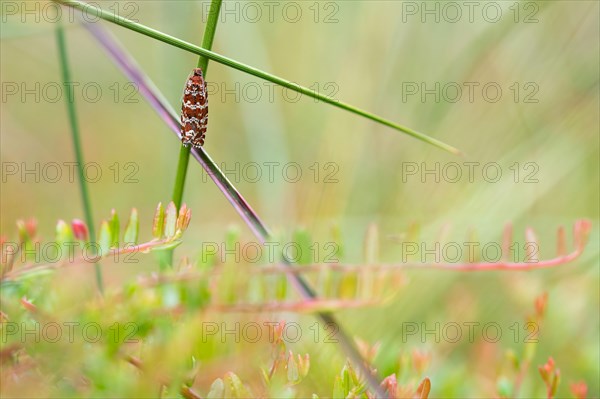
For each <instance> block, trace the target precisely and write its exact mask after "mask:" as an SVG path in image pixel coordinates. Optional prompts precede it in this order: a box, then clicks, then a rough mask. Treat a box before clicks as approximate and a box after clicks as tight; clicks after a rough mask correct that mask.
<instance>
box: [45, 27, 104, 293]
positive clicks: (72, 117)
mask: <svg viewBox="0 0 600 399" xmlns="http://www.w3.org/2000/svg"><path fill="white" fill-rule="evenodd" d="M56 42H57V45H58V53H59V58H60V69H61V72H62V79H63V85H64V87H65V92H66V93H69V95H68V96H66V97H65V98H66V100H67V112H68V115H69V124H70V126H71V140H72V141H73V149H74V151H75V160H76V161H77V175H78V179H77V180H78V181H79V192H80V194H81V202H82V204H83V213H84V215H85V222H86V224H87V227H88V230H89V235H90V236H89V239H90V242H91V243H93V242H94V241H95V240H96V231H95V229H94V218H93V216H92V204H91V201H90V195H89V191H88V186H87V182H86V180H85V174H84V171H83V167H84V165H85V164H84V161H83V149H82V146H81V135H80V132H79V123H78V121H77V111H76V109H75V98H74V97H72V96H71V94H72V92H71V90H69V87H70V86H69V85H70V83H71V70H70V69H69V60H68V57H67V44H66V40H65V32H64V28H63V26H62V24H61V23H59V24H57V26H56ZM94 270H95V275H96V286H97V287H98V291H100V293H102V292H103V291H104V283H103V278H102V269H101V268H100V265H99V264H98V263H94Z"/></svg>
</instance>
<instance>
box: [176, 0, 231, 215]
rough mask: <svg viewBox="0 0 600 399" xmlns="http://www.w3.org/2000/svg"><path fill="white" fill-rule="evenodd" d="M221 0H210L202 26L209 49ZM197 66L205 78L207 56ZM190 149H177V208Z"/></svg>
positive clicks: (204, 43) (183, 184)
mask: <svg viewBox="0 0 600 399" xmlns="http://www.w3.org/2000/svg"><path fill="white" fill-rule="evenodd" d="M221 2H222V0H212V2H211V3H210V10H209V12H208V21H207V22H206V26H205V28H204V36H203V37H202V48H205V49H208V50H210V49H211V48H212V44H213V40H214V38H215V32H216V30H217V23H218V22H219V12H220V10H221ZM198 68H202V72H203V73H204V78H205V79H206V70H207V69H208V58H206V57H205V56H203V55H201V56H200V57H198ZM190 149H191V147H189V146H188V147H186V146H184V145H183V144H182V145H181V148H180V149H179V161H178V162H177V175H176V177H175V187H174V188H173V202H174V203H175V206H176V207H177V209H179V208H180V207H181V202H182V201H183V189H184V187H185V177H186V175H187V169H188V164H189V163H190Z"/></svg>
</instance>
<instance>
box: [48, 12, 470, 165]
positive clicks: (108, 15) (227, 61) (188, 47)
mask: <svg viewBox="0 0 600 399" xmlns="http://www.w3.org/2000/svg"><path fill="white" fill-rule="evenodd" d="M54 1H55V2H57V3H60V4H64V5H66V6H69V7H73V8H75V9H78V10H81V11H85V12H86V13H87V14H88V15H94V16H97V17H99V18H102V19H104V20H106V21H109V22H112V23H115V24H117V25H120V26H122V27H124V28H127V29H130V30H133V31H135V32H138V33H141V34H143V35H146V36H148V37H151V38H153V39H156V40H160V41H161V42H164V43H167V44H170V45H172V46H174V47H177V48H180V49H182V50H185V51H188V52H190V53H194V54H197V55H199V56H203V57H206V58H207V59H210V60H212V61H215V62H218V63H220V64H223V65H226V66H229V67H231V68H234V69H237V70H239V71H242V72H245V73H248V74H250V75H253V76H256V77H258V78H261V79H264V80H267V81H269V82H272V83H275V84H278V85H280V86H283V87H286V88H288V89H290V90H293V91H296V92H298V93H301V94H304V95H305V96H307V97H311V98H314V99H317V100H320V101H322V102H324V103H327V104H330V105H333V106H335V107H338V108H341V109H343V110H346V111H349V112H352V113H354V114H356V115H360V116H362V117H365V118H367V119H370V120H372V121H375V122H377V123H380V124H382V125H385V126H388V127H390V128H392V129H395V130H398V131H401V132H403V133H405V134H408V135H409V136H412V137H414V138H416V139H418V140H421V141H424V142H426V143H429V144H432V145H434V146H436V147H438V148H441V149H443V150H446V151H449V152H451V153H453V154H457V155H460V154H461V152H460V151H459V150H458V149H457V148H455V147H453V146H451V145H449V144H446V143H444V142H442V141H440V140H437V139H435V138H433V137H430V136H427V135H426V134H423V133H420V132H417V131H416V130H413V129H411V128H409V127H406V126H403V125H400V124H397V123H395V122H392V121H390V120H387V119H385V118H382V117H380V116H378V115H375V114H373V113H371V112H368V111H364V110H362V109H360V108H357V107H355V106H353V105H350V104H347V103H344V102H341V101H337V100H336V99H333V98H330V97H328V96H326V95H324V94H321V93H318V92H316V91H314V90H311V89H309V88H307V87H304V86H300V85H298V84H296V83H294V82H292V81H289V80H287V79H283V78H280V77H278V76H275V75H272V74H270V73H268V72H264V71H262V70H260V69H258V68H254V67H252V66H250V65H246V64H243V63H241V62H238V61H235V60H233V59H231V58H228V57H225V56H223V55H220V54H217V53H215V52H212V51H210V50H207V49H204V48H202V47H199V46H196V45H193V44H191V43H188V42H186V41H184V40H181V39H178V38H176V37H173V36H170V35H168V34H166V33H163V32H160V31H158V30H156V29H152V28H150V27H148V26H145V25H142V24H140V23H137V22H133V21H131V20H129V19H127V18H123V17H121V16H118V15H115V14H114V13H112V12H109V11H106V10H103V9H101V8H98V7H94V6H92V5H90V4H86V3H83V2H81V1H77V0H54Z"/></svg>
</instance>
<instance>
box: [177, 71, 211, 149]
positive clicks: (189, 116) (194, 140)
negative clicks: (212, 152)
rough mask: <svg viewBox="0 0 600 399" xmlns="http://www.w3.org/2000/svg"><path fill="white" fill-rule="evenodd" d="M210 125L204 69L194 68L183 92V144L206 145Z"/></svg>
mask: <svg viewBox="0 0 600 399" xmlns="http://www.w3.org/2000/svg"><path fill="white" fill-rule="evenodd" d="M207 125H208V96H207V93H206V82H205V81H204V77H203V76H202V69H200V68H194V70H193V71H192V74H191V75H190V77H189V78H188V80H187V82H186V84H185V89H184V91H183V101H182V104H181V142H182V143H183V145H185V146H188V145H190V144H191V145H192V147H195V148H199V147H201V146H202V145H203V144H204V136H205V135H206V127H207Z"/></svg>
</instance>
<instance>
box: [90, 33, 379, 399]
mask: <svg viewBox="0 0 600 399" xmlns="http://www.w3.org/2000/svg"><path fill="white" fill-rule="evenodd" d="M83 25H84V27H86V28H87V29H88V30H89V31H90V32H91V33H92V35H93V36H94V37H95V38H96V39H97V40H98V42H100V44H101V45H102V46H103V47H104V49H105V50H106V51H107V52H108V54H109V55H110V56H111V58H112V60H113V61H114V62H115V63H116V64H117V65H118V66H119V67H120V68H121V69H122V70H123V72H124V73H125V75H127V76H128V77H129V78H130V79H131V80H132V81H134V82H136V83H137V84H138V89H139V90H140V93H141V94H142V95H143V96H144V97H145V98H146V99H147V100H148V102H149V103H150V105H151V106H152V108H154V109H155V111H156V112H157V113H158V114H159V115H160V117H161V118H162V119H163V120H164V121H165V123H167V125H168V126H169V127H170V128H171V130H172V131H173V132H174V133H175V134H176V135H177V137H178V138H180V139H181V131H180V128H181V125H180V122H179V118H178V117H177V114H176V113H175V110H174V109H173V107H171V106H170V104H169V103H168V101H167V100H166V99H165V98H164V96H162V94H160V91H159V90H158V88H157V87H156V85H154V83H153V82H152V81H151V80H150V79H149V78H148V77H147V76H146V75H145V74H144V73H143V72H142V71H141V69H140V68H139V67H138V65H137V63H136V62H135V60H134V59H133V58H132V57H131V56H130V55H129V54H128V53H127V51H126V50H124V49H123V48H122V47H121V46H120V45H119V44H118V42H117V40H116V39H115V38H114V37H112V36H111V35H110V33H109V32H108V31H106V30H105V29H103V28H101V27H100V26H99V25H98V24H83ZM191 152H192V155H193V156H194V158H195V159H196V160H197V161H198V163H200V165H202V167H203V168H204V170H205V171H206V172H207V173H208V175H209V176H210V178H211V179H212V180H213V182H214V183H215V184H216V185H217V187H219V189H220V190H221V192H222V193H223V195H225V197H226V198H227V200H228V201H229V202H230V203H231V205H232V206H233V207H234V208H235V210H236V211H237V212H238V213H239V214H240V216H241V217H242V219H244V221H245V222H246V224H247V225H248V227H250V229H251V230H252V232H253V233H254V235H255V236H256V237H257V238H259V240H260V241H261V243H262V244H263V245H264V244H265V243H266V242H267V241H269V239H270V237H271V234H270V233H269V230H268V229H267V227H266V226H265V225H264V223H263V222H262V220H261V219H260V218H259V217H258V215H257V214H256V212H255V211H254V210H253V209H252V207H251V206H250V205H249V204H248V202H247V201H246V200H245V199H244V197H242V195H241V194H240V193H239V192H238V191H237V189H236V188H235V187H234V186H233V184H231V182H230V181H229V179H227V177H226V176H225V175H224V174H223V173H222V172H221V170H220V169H219V168H218V166H217V165H216V164H215V163H214V161H213V160H212V159H211V158H210V156H209V155H208V154H207V153H206V151H205V150H204V148H192V151H191ZM283 263H284V264H285V265H286V266H287V267H286V270H287V272H286V274H287V276H288V279H289V280H290V282H291V283H292V284H293V285H294V286H295V288H296V289H297V290H298V291H299V293H300V295H301V296H302V297H303V298H304V299H305V300H314V299H315V298H317V294H316V293H315V292H314V291H313V289H312V288H311V287H310V285H309V284H308V283H307V282H306V280H304V278H303V277H302V276H300V275H297V274H295V273H293V272H292V270H290V269H291V267H293V266H292V262H290V260H289V259H288V258H287V257H286V256H285V255H283ZM317 315H318V316H319V317H320V318H321V320H322V321H323V322H324V323H325V324H334V325H336V326H337V327H338V332H337V338H338V339H339V344H340V346H341V347H342V349H343V350H344V352H345V353H346V355H347V356H348V357H349V358H350V359H351V361H352V363H353V364H354V365H355V367H356V368H358V369H359V370H361V372H362V374H363V375H364V378H365V379H366V381H367V383H368V385H369V388H370V389H371V391H372V392H373V393H374V394H375V396H376V397H377V398H383V397H385V394H384V393H383V392H382V391H381V388H380V386H379V385H380V383H379V379H378V377H377V376H376V375H375V374H374V373H373V372H372V371H371V370H370V367H369V366H368V365H367V363H366V361H365V360H364V359H363V358H362V356H361V355H360V353H359V352H358V350H357V348H356V346H355V345H354V343H353V341H352V339H351V338H350V336H349V335H348V334H347V333H346V332H345V331H344V330H343V329H342V327H341V326H340V325H339V324H338V323H337V322H336V319H335V317H334V316H333V315H332V314H331V313H328V312H318V313H317Z"/></svg>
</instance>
